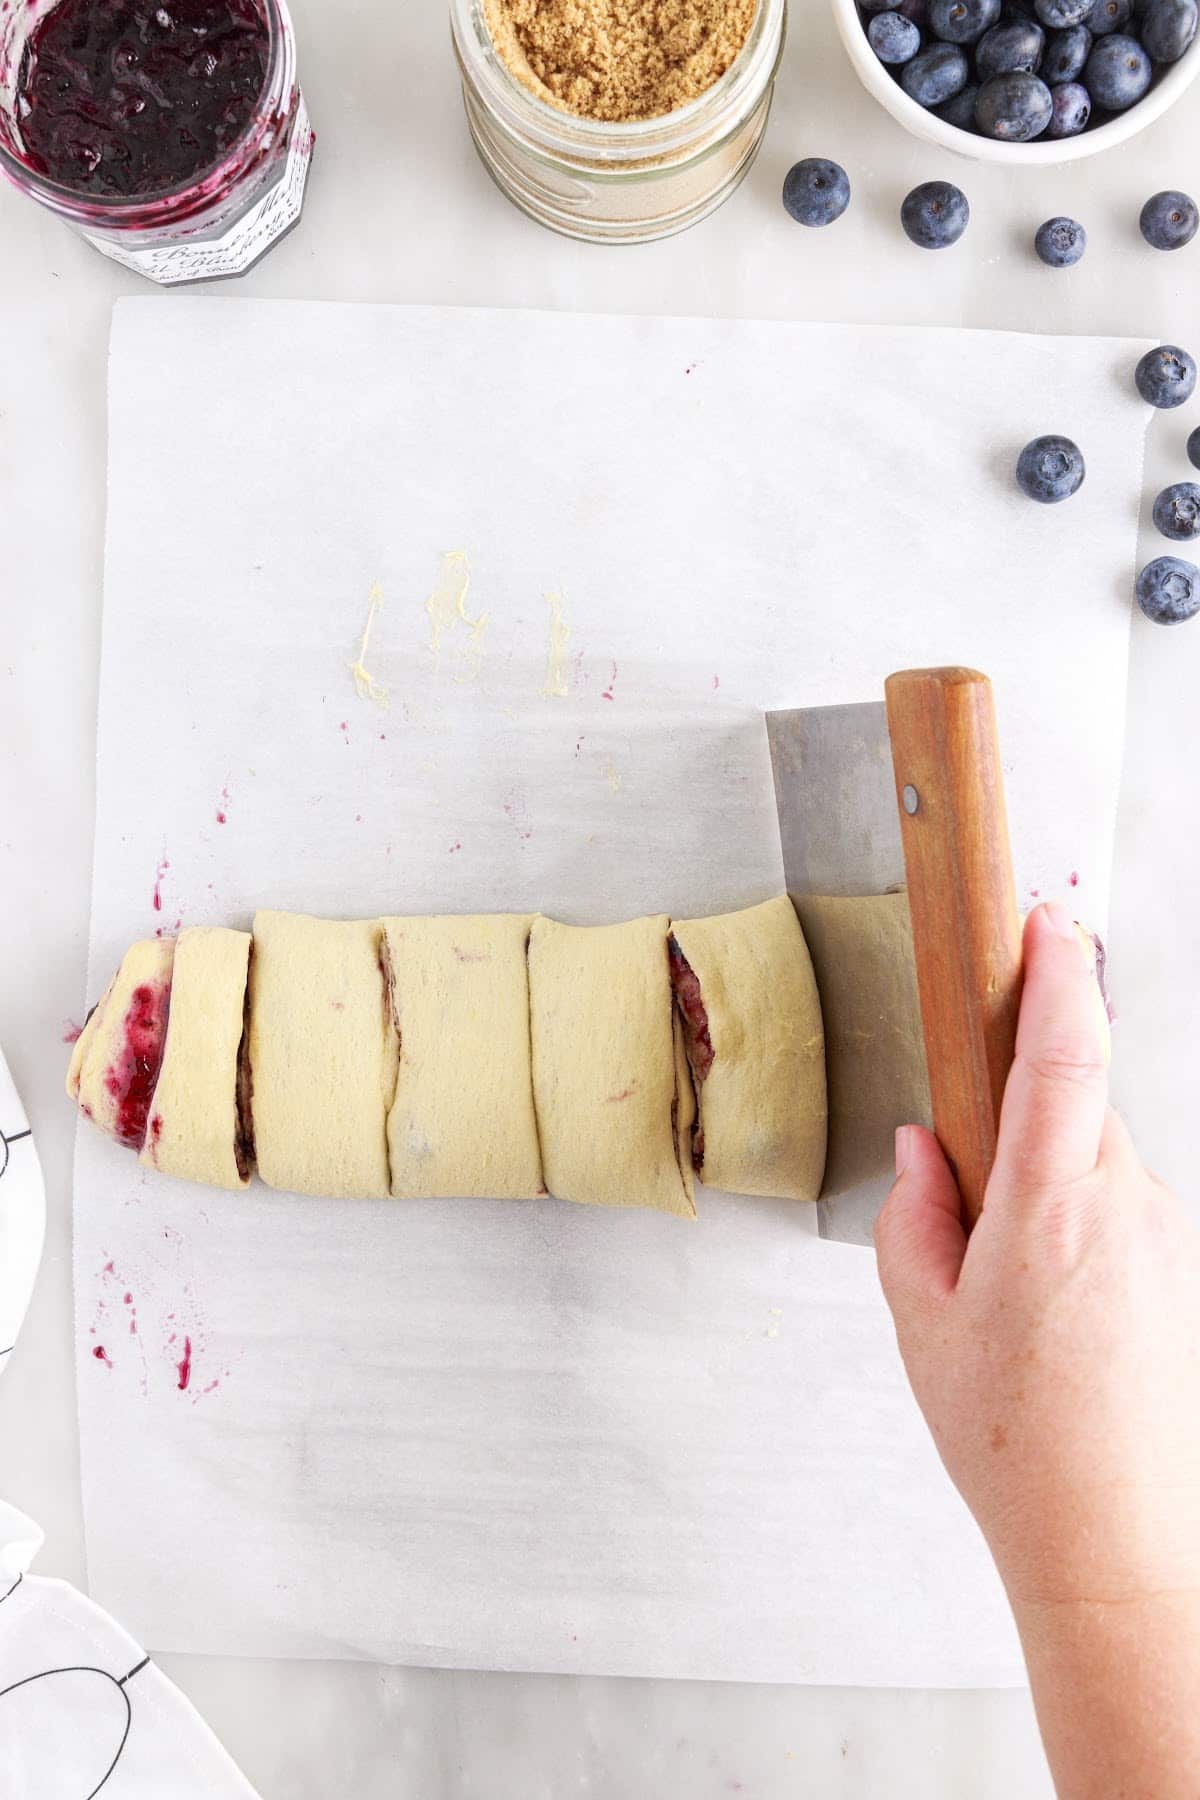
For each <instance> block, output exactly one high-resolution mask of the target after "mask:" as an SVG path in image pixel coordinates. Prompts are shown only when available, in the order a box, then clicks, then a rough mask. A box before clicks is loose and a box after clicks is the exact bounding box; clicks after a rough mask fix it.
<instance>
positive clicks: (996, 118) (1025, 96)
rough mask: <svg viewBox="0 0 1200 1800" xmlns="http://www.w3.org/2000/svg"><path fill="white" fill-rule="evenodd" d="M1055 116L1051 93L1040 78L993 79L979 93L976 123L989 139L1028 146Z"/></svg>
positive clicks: (1001, 76) (993, 77) (1023, 75)
mask: <svg viewBox="0 0 1200 1800" xmlns="http://www.w3.org/2000/svg"><path fill="white" fill-rule="evenodd" d="M1053 113H1054V102H1053V100H1052V99H1051V98H1050V89H1049V88H1048V87H1047V86H1046V84H1045V82H1044V81H1042V80H1041V79H1040V78H1039V77H1038V76H1037V75H1026V74H1024V73H1023V72H1019V71H1018V72H1017V73H1014V74H1012V75H993V76H992V79H991V80H990V81H985V82H984V84H983V86H982V87H981V88H980V90H979V98H978V100H977V101H976V102H975V123H976V125H978V127H979V129H980V131H982V132H983V134H984V136H985V137H990V138H1001V139H1003V141H1004V142H1005V143H1009V144H1028V143H1031V142H1032V140H1033V139H1034V138H1035V137H1040V136H1041V134H1042V132H1043V131H1045V129H1046V127H1047V125H1049V123H1050V120H1051V118H1052V116H1053Z"/></svg>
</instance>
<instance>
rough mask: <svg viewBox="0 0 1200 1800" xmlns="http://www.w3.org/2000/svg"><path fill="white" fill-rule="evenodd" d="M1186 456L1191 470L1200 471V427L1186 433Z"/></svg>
mask: <svg viewBox="0 0 1200 1800" xmlns="http://www.w3.org/2000/svg"><path fill="white" fill-rule="evenodd" d="M1187 454H1188V461H1189V462H1190V463H1191V465H1192V467H1193V469H1200V425H1197V427H1196V429H1195V431H1191V432H1189V433H1188V441H1187Z"/></svg>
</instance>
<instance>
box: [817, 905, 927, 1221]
mask: <svg viewBox="0 0 1200 1800" xmlns="http://www.w3.org/2000/svg"><path fill="white" fill-rule="evenodd" d="M799 908H800V921H801V924H802V925H803V927H804V935H805V937H806V939H807V940H808V948H809V951H810V953H811V955H812V960H813V968H814V970H815V972H816V978H817V986H818V988H819V989H820V994H821V1010H822V1013H823V1014H824V1018H825V1060H826V1072H827V1076H828V1081H829V1162H828V1167H827V1169H826V1172H825V1187H824V1192H825V1193H826V1194H827V1195H829V1196H833V1195H836V1194H842V1193H846V1192H847V1191H848V1190H850V1189H852V1188H855V1187H857V1186H859V1184H860V1183H864V1182H868V1181H871V1180H878V1179H879V1178H880V1177H883V1178H885V1179H887V1180H889V1181H890V1176H891V1170H892V1166H893V1160H894V1151H893V1140H894V1137H895V1131H896V1127H897V1126H898V1125H908V1124H926V1125H928V1124H930V1123H931V1119H932V1114H931V1109H930V1102H929V1077H928V1074H927V1072H926V1067H925V1041H924V1038H923V1037H922V1035H921V1007H920V1001H919V999H918V997H917V971H916V964H915V962H914V960H913V945H912V923H911V920H910V918H909V912H908V896H907V895H906V894H880V895H873V896H870V897H863V898H861V899H806V900H801V901H800V902H799Z"/></svg>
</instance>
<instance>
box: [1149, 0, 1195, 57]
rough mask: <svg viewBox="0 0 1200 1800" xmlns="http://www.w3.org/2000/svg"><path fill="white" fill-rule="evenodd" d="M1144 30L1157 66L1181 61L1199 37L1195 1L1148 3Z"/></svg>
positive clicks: (1172, 0) (1156, 1)
mask: <svg viewBox="0 0 1200 1800" xmlns="http://www.w3.org/2000/svg"><path fill="white" fill-rule="evenodd" d="M1141 30H1142V43H1143V44H1144V45H1145V47H1146V50H1147V52H1148V53H1149V55H1150V56H1151V57H1152V58H1153V59H1154V61H1155V62H1156V63H1173V62H1178V61H1179V59H1180V57H1181V56H1182V55H1183V53H1184V51H1185V50H1186V49H1187V47H1188V45H1189V44H1190V43H1191V41H1192V39H1193V38H1194V37H1195V35H1196V0H1146V6H1145V9H1144V11H1143V13H1142V22H1141Z"/></svg>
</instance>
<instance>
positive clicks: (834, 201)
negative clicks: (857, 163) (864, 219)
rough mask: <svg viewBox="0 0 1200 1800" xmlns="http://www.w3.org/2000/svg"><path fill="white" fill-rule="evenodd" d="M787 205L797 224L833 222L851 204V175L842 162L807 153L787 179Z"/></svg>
mask: <svg viewBox="0 0 1200 1800" xmlns="http://www.w3.org/2000/svg"><path fill="white" fill-rule="evenodd" d="M783 204H784V206H785V207H786V208H787V210H788V212H789V214H790V215H791V217H792V218H793V219H795V221H796V223H797V225H832V224H833V221H834V220H835V219H840V218H841V216H842V214H843V213H844V212H845V210H846V208H847V207H848V206H849V204H850V177H849V176H848V175H847V174H846V171H845V169H843V167H842V165H841V163H835V162H829V161H828V160H827V159H826V158H825V157H823V156H806V157H804V159H803V160H802V161H801V162H798V163H793V164H792V167H791V168H790V169H789V170H788V172H787V174H786V175H785V176H784V178H783Z"/></svg>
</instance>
